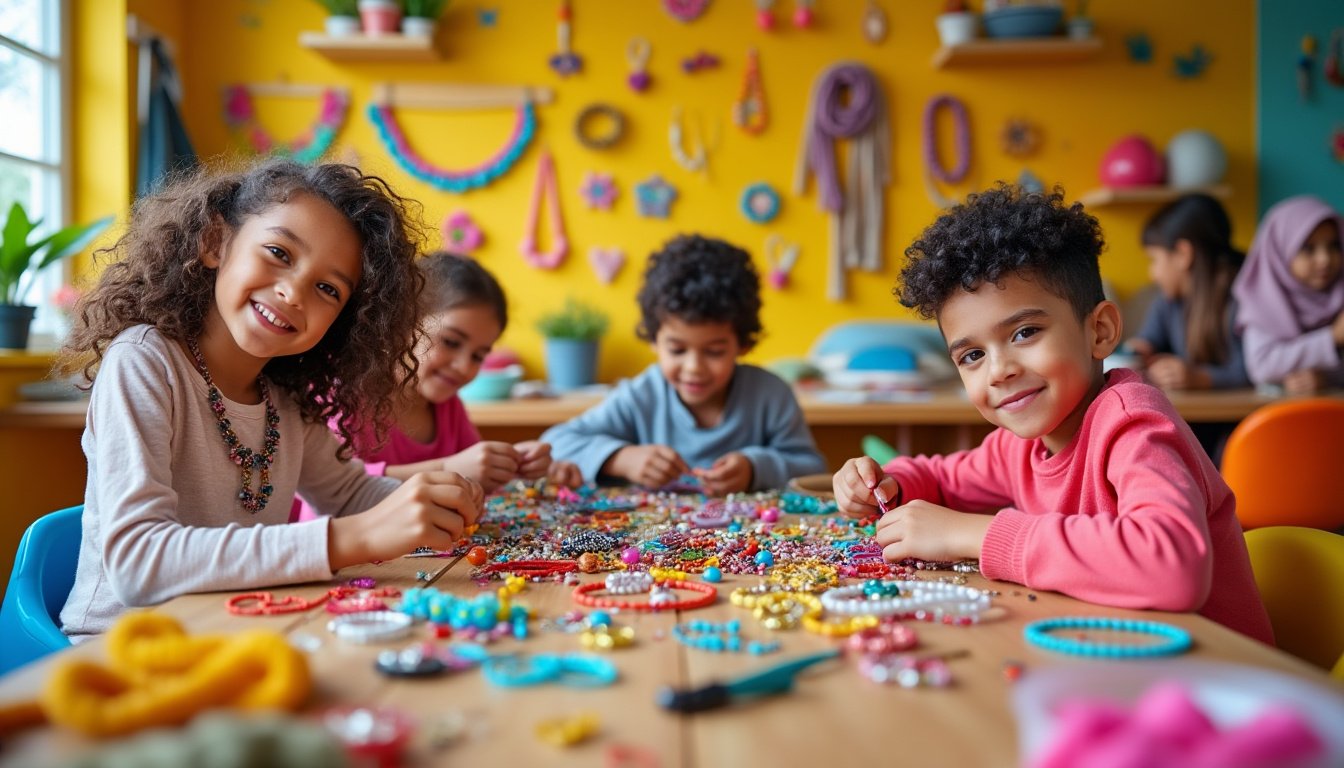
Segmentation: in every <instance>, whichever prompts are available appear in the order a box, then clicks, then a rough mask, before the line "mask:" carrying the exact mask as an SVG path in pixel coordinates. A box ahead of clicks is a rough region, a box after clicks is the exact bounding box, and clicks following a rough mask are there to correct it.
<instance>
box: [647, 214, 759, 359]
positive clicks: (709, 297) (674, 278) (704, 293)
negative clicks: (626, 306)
mask: <svg viewBox="0 0 1344 768" xmlns="http://www.w3.org/2000/svg"><path fill="white" fill-rule="evenodd" d="M639 312H640V321H639V325H638V326H636V328H635V333H636V334H638V335H639V338H641V339H643V340H645V341H650V342H651V341H653V339H654V337H655V336H657V335H658V329H659V328H660V327H661V326H662V324H663V320H664V319H665V318H667V317H669V316H674V317H676V318H678V319H679V320H681V321H683V322H686V323H691V324H698V323H730V324H731V325H732V326H733V331H734V332H735V333H736V334H737V343H738V344H739V345H741V347H742V351H743V352H746V351H748V350H750V349H751V348H752V347H754V346H756V342H757V340H758V339H759V338H760V335H761V278H760V276H759V275H758V274H757V273H756V266H755V265H754V264H752V263H751V254H749V253H747V252H746V251H744V250H742V249H741V248H738V247H737V246H735V245H731V244H729V243H725V242H724V241H722V240H716V239H714V238H709V237H701V236H700V235H680V236H678V237H675V238H673V239H671V240H669V241H668V242H667V243H665V244H664V245H663V247H662V249H661V250H659V251H655V252H654V253H653V254H652V255H651V256H649V265H648V267H647V268H646V269H645V270H644V285H643V286H642V287H641V288H640V289H639Z"/></svg>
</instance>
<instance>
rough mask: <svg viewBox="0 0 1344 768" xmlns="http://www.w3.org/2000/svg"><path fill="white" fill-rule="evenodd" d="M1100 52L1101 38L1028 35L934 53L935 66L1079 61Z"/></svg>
mask: <svg viewBox="0 0 1344 768" xmlns="http://www.w3.org/2000/svg"><path fill="white" fill-rule="evenodd" d="M1098 53H1101V40H1100V39H1099V38H1095V37H1092V38H1088V39H1086V40H1074V39H1072V38H1067V37H1027V38H1021V39H1016V40H988V39H985V40H972V41H971V42H969V43H961V44H958V45H946V46H943V47H942V48H939V49H938V50H937V51H935V52H934V54H933V67H934V69H943V68H944V67H963V66H966V67H970V66H981V65H985V64H1039V63H1047V62H1056V61H1082V60H1083V59H1090V58H1092V57H1093V56H1096V55H1097V54H1098Z"/></svg>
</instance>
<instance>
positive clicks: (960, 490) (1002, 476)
mask: <svg viewBox="0 0 1344 768" xmlns="http://www.w3.org/2000/svg"><path fill="white" fill-rule="evenodd" d="M1005 439H1010V440H1017V439H1018V438H1017V437H1016V436H1014V435H1013V434H1012V433H1010V432H1007V431H1005V430H1001V429H1000V430H995V431H994V432H992V433H990V435H989V436H988V437H986V438H985V440H984V442H982V443H981V444H980V445H979V446H977V447H975V448H972V449H970V450H967V451H958V452H956V453H952V454H949V455H947V456H914V457H907V456H898V457H896V458H894V459H892V460H891V461H889V462H887V465H886V466H885V467H883V469H884V470H885V471H886V473H887V474H888V475H891V476H892V477H893V478H895V480H896V482H897V483H898V484H899V485H900V487H901V495H900V499H899V500H898V501H899V502H900V503H901V504H904V503H906V502H910V501H915V500H916V499H922V500H924V501H928V502H930V503H933V504H938V505H940V506H944V507H948V508H949V509H955V510H958V511H960V512H984V511H991V510H998V509H1000V508H1002V507H1005V506H1007V505H1009V504H1011V503H1013V492H1012V488H1011V485H1010V484H1009V483H1008V482H1007V480H1008V475H1009V473H1007V472H1005V471H1004V469H1005V468H1004V466H1003V461H1004V457H1003V454H1004V451H1003V448H1002V444H1003V441H1004V440H1005Z"/></svg>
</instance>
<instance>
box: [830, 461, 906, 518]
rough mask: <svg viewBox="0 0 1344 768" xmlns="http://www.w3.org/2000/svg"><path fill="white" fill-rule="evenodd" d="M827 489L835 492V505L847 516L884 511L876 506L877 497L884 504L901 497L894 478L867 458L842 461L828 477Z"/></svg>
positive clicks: (870, 515)
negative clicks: (828, 484)
mask: <svg viewBox="0 0 1344 768" xmlns="http://www.w3.org/2000/svg"><path fill="white" fill-rule="evenodd" d="M831 488H832V489H833V490H834V491H835V504H836V506H837V507H838V508H839V509H840V511H841V512H842V513H844V514H846V515H849V516H850V517H872V516H873V515H878V514H881V513H882V512H883V511H884V510H883V509H881V508H880V507H879V505H878V496H879V495H880V496H881V499H882V504H884V505H885V504H888V503H889V502H892V501H893V500H895V499H897V498H899V497H900V495H901V487H900V485H898V484H897V482H896V478H894V477H891V476H890V475H888V474H887V473H885V472H883V471H882V467H881V466H879V465H878V463H877V462H876V461H873V460H872V459H871V458H869V457H867V456H860V457H859V458H857V459H850V460H849V461H846V462H845V465H844V466H843V467H841V468H840V471H839V472H836V473H835V476H834V477H832V478H831Z"/></svg>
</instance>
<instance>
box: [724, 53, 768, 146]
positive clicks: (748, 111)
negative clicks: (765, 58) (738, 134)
mask: <svg viewBox="0 0 1344 768" xmlns="http://www.w3.org/2000/svg"><path fill="white" fill-rule="evenodd" d="M733 123H735V124H736V125H737V126H738V127H739V128H741V129H742V130H744V131H746V132H747V133H750V134H751V135H753V136H758V135H760V134H761V133H762V132H763V131H765V127H766V126H767V125H769V124H770V112H769V110H768V109H767V108H766V104H765V87H764V86H763V85H761V66H760V60H759V59H758V57H757V55H756V49H755V48H752V49H751V50H750V51H747V69H746V71H745V72H743V73H742V89H741V90H740V91H739V92H738V95H737V101H734V102H733Z"/></svg>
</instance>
